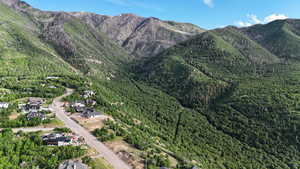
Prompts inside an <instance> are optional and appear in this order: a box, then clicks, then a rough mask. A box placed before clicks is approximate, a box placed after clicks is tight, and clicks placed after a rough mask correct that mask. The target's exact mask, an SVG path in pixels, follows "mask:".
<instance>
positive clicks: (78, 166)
mask: <svg viewBox="0 0 300 169" xmlns="http://www.w3.org/2000/svg"><path fill="white" fill-rule="evenodd" d="M58 169H88V166H87V165H86V164H83V163H82V162H80V161H73V160H68V161H65V162H63V163H61V164H60V165H59V167H58Z"/></svg>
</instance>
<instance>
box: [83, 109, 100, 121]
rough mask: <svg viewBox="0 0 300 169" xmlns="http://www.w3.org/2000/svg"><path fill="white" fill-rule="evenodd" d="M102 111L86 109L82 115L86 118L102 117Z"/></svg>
mask: <svg viewBox="0 0 300 169" xmlns="http://www.w3.org/2000/svg"><path fill="white" fill-rule="evenodd" d="M101 115H102V113H100V112H96V111H95V110H94V109H85V111H84V112H83V113H82V116H83V117H85V118H88V119H90V118H96V117H100V116H101Z"/></svg>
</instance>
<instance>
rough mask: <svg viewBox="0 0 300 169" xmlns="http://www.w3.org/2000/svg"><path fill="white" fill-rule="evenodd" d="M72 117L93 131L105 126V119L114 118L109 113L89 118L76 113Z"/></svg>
mask: <svg viewBox="0 0 300 169" xmlns="http://www.w3.org/2000/svg"><path fill="white" fill-rule="evenodd" d="M70 117H71V118H72V119H74V120H75V121H77V122H78V123H79V124H80V125H82V126H83V127H84V128H86V129H87V130H89V131H93V130H95V129H97V128H102V127H103V126H104V122H105V120H107V119H112V118H111V117H110V116H107V115H101V116H100V117H96V118H91V119H87V118H85V117H82V116H81V115H80V113H75V114H73V115H71V116H70Z"/></svg>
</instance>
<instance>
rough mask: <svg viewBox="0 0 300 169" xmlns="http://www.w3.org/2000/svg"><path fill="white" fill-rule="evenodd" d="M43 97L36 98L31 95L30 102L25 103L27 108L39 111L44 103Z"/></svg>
mask: <svg viewBox="0 0 300 169" xmlns="http://www.w3.org/2000/svg"><path fill="white" fill-rule="evenodd" d="M43 102H44V101H43V99H41V98H35V97H30V98H29V99H28V103H27V104H26V105H25V110H27V111H38V110H40V108H41V105H42V104H43Z"/></svg>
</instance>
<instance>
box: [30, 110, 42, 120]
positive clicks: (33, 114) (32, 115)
mask: <svg viewBox="0 0 300 169" xmlns="http://www.w3.org/2000/svg"><path fill="white" fill-rule="evenodd" d="M36 118H37V119H40V120H46V116H45V115H44V114H43V113H40V112H35V111H33V112H29V113H28V114H27V115H26V119H27V120H32V119H36Z"/></svg>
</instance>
